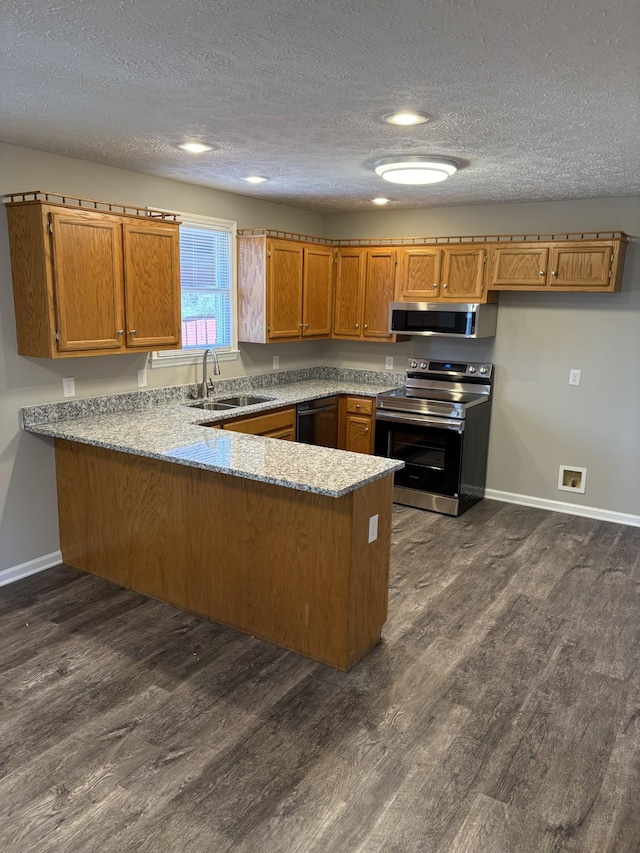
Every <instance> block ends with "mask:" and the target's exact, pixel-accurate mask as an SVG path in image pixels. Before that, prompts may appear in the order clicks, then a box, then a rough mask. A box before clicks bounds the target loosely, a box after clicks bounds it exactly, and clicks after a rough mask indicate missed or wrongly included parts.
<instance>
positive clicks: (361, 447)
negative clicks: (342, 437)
mask: <svg viewBox="0 0 640 853" xmlns="http://www.w3.org/2000/svg"><path fill="white" fill-rule="evenodd" d="M345 449H346V450H352V451H353V452H354V453H373V420H372V418H367V417H361V416H360V415H350V414H348V415H347V438H346V448H345Z"/></svg>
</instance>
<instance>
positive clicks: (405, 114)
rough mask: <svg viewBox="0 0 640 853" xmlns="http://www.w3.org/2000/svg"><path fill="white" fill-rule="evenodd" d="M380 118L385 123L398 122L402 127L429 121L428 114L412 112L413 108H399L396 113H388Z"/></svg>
mask: <svg viewBox="0 0 640 853" xmlns="http://www.w3.org/2000/svg"><path fill="white" fill-rule="evenodd" d="M382 118H383V119H384V120H385V121H386V122H387V124H399V125H402V126H404V127H407V126H410V125H413V124H424V123H425V122H427V121H429V116H428V115H427V114H426V113H418V112H414V110H400V111H399V112H397V113H389V114H388V115H386V116H382Z"/></svg>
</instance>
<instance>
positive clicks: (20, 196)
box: [2, 190, 179, 222]
mask: <svg viewBox="0 0 640 853" xmlns="http://www.w3.org/2000/svg"><path fill="white" fill-rule="evenodd" d="M2 200H3V202H4V203H5V204H6V205H11V204H33V203H35V202H41V203H45V204H54V205H57V206H58V207H72V208H74V209H75V210H77V209H80V210H97V211H99V212H101V213H117V214H119V215H124V216H137V217H139V218H140V219H161V220H165V221H167V222H179V215H178V214H177V213H171V212H170V211H167V210H154V209H153V208H151V207H138V206H137V205H135V204H118V203H117V202H115V201H97V200H96V199H92V198H80V197H78V196H74V195H63V194H62V193H54V192H49V190H28V191H27V192H23V193H7V194H6V195H4V196H2Z"/></svg>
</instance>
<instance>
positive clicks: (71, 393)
mask: <svg viewBox="0 0 640 853" xmlns="http://www.w3.org/2000/svg"><path fill="white" fill-rule="evenodd" d="M62 393H63V394H64V396H65V397H75V396H76V380H75V378H74V377H73V376H65V378H64V379H63V380H62Z"/></svg>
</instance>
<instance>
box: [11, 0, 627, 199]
mask: <svg viewBox="0 0 640 853" xmlns="http://www.w3.org/2000/svg"><path fill="white" fill-rule="evenodd" d="M638 8H639V6H638V3H637V0H574V2H563V1H562V0H555V2H544V0H449V2H442V0H439V2H436V1H435V0H228V1H227V0H222V2H215V0H213V2H212V0H180V2H176V0H46V2H15V0H4V2H3V3H2V5H1V6H0V33H1V35H0V39H1V42H0V48H1V58H0V80H1V81H2V82H1V84H0V140H2V141H4V142H8V143H12V144H16V145H23V146H26V147H30V148H37V149H42V150H45V151H51V152H54V153H57V154H65V155H68V156H71V157H77V158H82V159H87V160H93V161H96V162H99V163H106V164H110V165H114V166H120V167H123V168H127V169H134V170H136V171H141V172H147V173H149V174H153V175H161V176H164V177H170V178H176V179H178V180H183V181H188V182H192V183H197V184H203V185H205V186H210V187H216V188H219V189H224V190H229V191H231V192H236V193H242V194H245V195H251V196H255V197H259V198H267V199H270V200H272V201H278V202H284V203H288V204H293V205H296V206H299V207H305V208H308V209H312V210H319V211H325V212H335V211H347V210H364V209H370V208H371V207H372V205H371V199H372V198H373V197H374V196H376V195H380V194H383V195H386V196H387V197H388V198H390V199H391V200H392V205H390V206H392V207H395V208H399V207H405V208H409V207H423V206H437V205H452V204H480V203H487V202H488V203H497V202H512V201H538V200H549V199H572V198H597V197H604V196H624V195H636V194H639V193H640V169H639V168H638V167H639V165H640V157H639V154H640V147H639V143H638V139H639V137H640V133H639V129H640V128H639V123H638V106H639V93H640V70H639V68H640V66H639V62H638V56H639V54H638V44H639V43H640V24H639V15H638ZM401 107H413V108H417V109H422V110H424V111H426V112H427V113H429V114H430V115H431V116H432V117H433V118H432V121H431V122H430V123H428V124H425V125H422V126H419V127H414V128H399V127H392V126H389V125H387V124H385V123H384V122H383V121H382V120H381V116H382V115H384V114H385V113H388V112H390V111H393V110H395V109H398V108H401ZM185 139H198V140H203V141H206V142H208V143H209V144H211V145H212V146H213V151H212V152H210V153H208V154H203V155H199V156H196V157H194V156H193V155H188V154H186V153H184V152H182V151H180V150H179V149H177V148H176V144H177V143H179V142H182V141H184V140H185ZM397 153H404V154H437V155H441V156H448V157H454V158H455V159H458V160H459V161H460V162H461V164H462V165H463V168H462V169H461V170H460V171H459V172H458V173H457V174H456V175H454V176H453V177H452V178H450V179H449V180H447V181H445V182H444V183H442V184H437V185H433V186H430V187H414V188H409V187H399V186H394V185H392V184H389V183H387V182H385V181H383V180H381V179H380V178H378V177H377V176H376V175H375V174H374V173H373V170H372V166H373V163H374V162H375V160H377V159H378V158H381V157H385V156H389V155H392V154H397ZM247 174H260V175H268V176H269V177H270V179H271V180H270V181H269V183H267V184H263V185H261V186H259V187H253V186H250V185H248V184H246V183H245V182H244V181H242V177H243V176H245V175H247ZM13 189H28V188H24V187H18V188H13ZM45 189H53V190H59V191H64V187H46V188H45Z"/></svg>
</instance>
